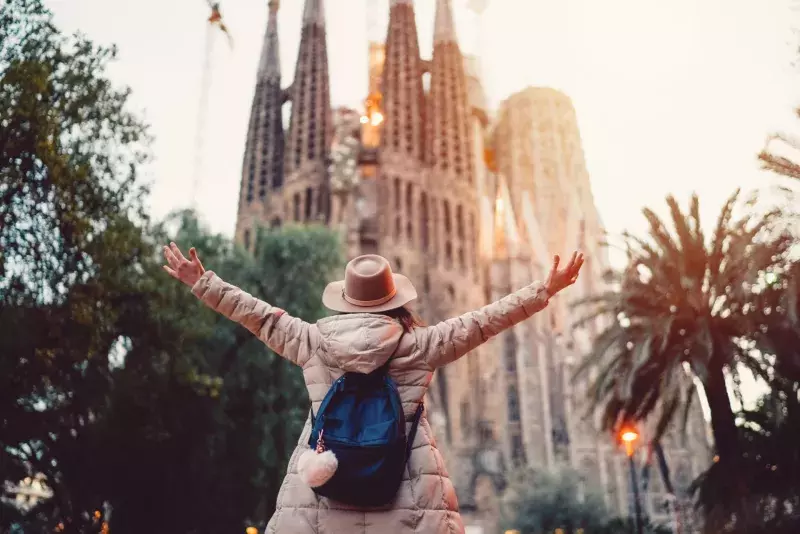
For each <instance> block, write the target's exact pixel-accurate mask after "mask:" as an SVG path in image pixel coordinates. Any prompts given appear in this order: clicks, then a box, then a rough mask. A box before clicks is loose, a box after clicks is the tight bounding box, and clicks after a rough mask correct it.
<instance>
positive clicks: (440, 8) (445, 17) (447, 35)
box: [433, 0, 456, 46]
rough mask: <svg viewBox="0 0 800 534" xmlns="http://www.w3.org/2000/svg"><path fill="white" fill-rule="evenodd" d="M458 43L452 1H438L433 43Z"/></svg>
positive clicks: (434, 20)
mask: <svg viewBox="0 0 800 534" xmlns="http://www.w3.org/2000/svg"><path fill="white" fill-rule="evenodd" d="M439 42H452V43H455V42H456V26H455V24H454V23H453V6H452V5H451V4H450V0H436V15H435V17H434V19H433V43H434V46H435V45H436V43H439Z"/></svg>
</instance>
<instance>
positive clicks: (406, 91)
mask: <svg viewBox="0 0 800 534" xmlns="http://www.w3.org/2000/svg"><path fill="white" fill-rule="evenodd" d="M385 49H386V60H385V63H384V71H383V78H382V91H381V92H382V94H383V110H384V117H385V121H386V122H385V123H384V127H383V136H382V149H383V154H385V155H386V156H388V155H389V154H390V153H391V154H396V155H398V156H400V155H402V156H403V157H405V158H409V157H410V158H411V159H413V160H414V161H415V162H417V163H419V162H421V161H422V158H423V153H422V151H423V148H424V147H423V124H424V121H423V114H424V106H425V95H424V93H423V90H422V62H421V61H420V56H419V43H418V38H417V23H416V20H415V14H414V3H413V0H391V8H390V11H389V28H388V31H387V34H386V48H385ZM386 156H385V157H384V159H388V157H386Z"/></svg>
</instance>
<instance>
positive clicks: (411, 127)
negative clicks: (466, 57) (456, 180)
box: [378, 0, 430, 283]
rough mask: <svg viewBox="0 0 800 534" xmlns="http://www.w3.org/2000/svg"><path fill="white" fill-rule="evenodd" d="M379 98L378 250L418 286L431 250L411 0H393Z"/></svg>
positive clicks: (419, 66)
mask: <svg viewBox="0 0 800 534" xmlns="http://www.w3.org/2000/svg"><path fill="white" fill-rule="evenodd" d="M385 49H386V60H385V63H384V67H383V74H382V77H381V86H380V97H381V102H382V108H383V111H384V117H385V121H384V123H383V125H382V128H381V134H380V139H381V143H380V152H379V153H380V156H379V176H378V181H379V189H380V190H381V192H382V194H381V195H379V203H380V204H381V210H380V212H381V213H382V218H381V221H380V241H381V242H380V250H382V253H383V254H385V255H386V257H388V258H389V259H390V260H391V261H392V262H393V263H394V268H395V269H397V270H398V271H402V272H404V273H405V274H406V275H407V276H410V277H411V278H412V279H413V280H415V281H417V282H418V283H419V282H421V281H423V279H424V273H423V271H424V261H423V259H424V258H423V256H422V252H423V251H425V250H428V248H429V246H430V236H429V231H428V228H427V220H428V198H427V194H426V193H425V173H424V171H423V167H422V159H423V144H422V143H423V126H422V125H423V113H424V104H425V95H424V93H423V90H422V62H421V60H420V56H419V44H418V41H417V25H416V21H415V14H414V4H413V1H412V0H392V1H391V4H390V10H389V26H388V29H387V33H386V47H385Z"/></svg>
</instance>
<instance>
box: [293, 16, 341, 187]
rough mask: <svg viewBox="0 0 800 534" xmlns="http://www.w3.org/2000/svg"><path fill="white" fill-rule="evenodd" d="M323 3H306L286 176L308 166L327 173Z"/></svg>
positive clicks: (328, 108) (328, 112)
mask: <svg viewBox="0 0 800 534" xmlns="http://www.w3.org/2000/svg"><path fill="white" fill-rule="evenodd" d="M326 41H327V39H326V34H325V18H324V8H323V2H322V0H306V4H305V9H304V11H303V29H302V34H301V37H300V47H299V49H298V52H297V66H296V67H295V76H294V83H293V84H292V87H291V91H290V99H291V101H292V118H291V121H290V124H289V135H288V137H287V154H286V167H287V169H286V170H287V174H288V173H291V172H293V171H296V170H298V169H300V168H301V167H303V166H304V165H306V164H312V163H313V164H315V165H314V167H317V168H321V169H324V168H325V160H326V158H327V156H328V148H329V147H328V145H329V144H330V138H331V131H330V130H331V127H332V122H331V104H330V88H329V81H328V50H327V42H326Z"/></svg>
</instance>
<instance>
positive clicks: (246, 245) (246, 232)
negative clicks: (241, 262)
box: [244, 228, 250, 250]
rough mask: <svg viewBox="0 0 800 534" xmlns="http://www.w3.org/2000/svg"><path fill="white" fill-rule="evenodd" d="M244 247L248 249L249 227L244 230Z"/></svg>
mask: <svg viewBox="0 0 800 534" xmlns="http://www.w3.org/2000/svg"><path fill="white" fill-rule="evenodd" d="M244 248H246V249H247V250H250V229H249V228H248V229H247V230H245V231H244Z"/></svg>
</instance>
